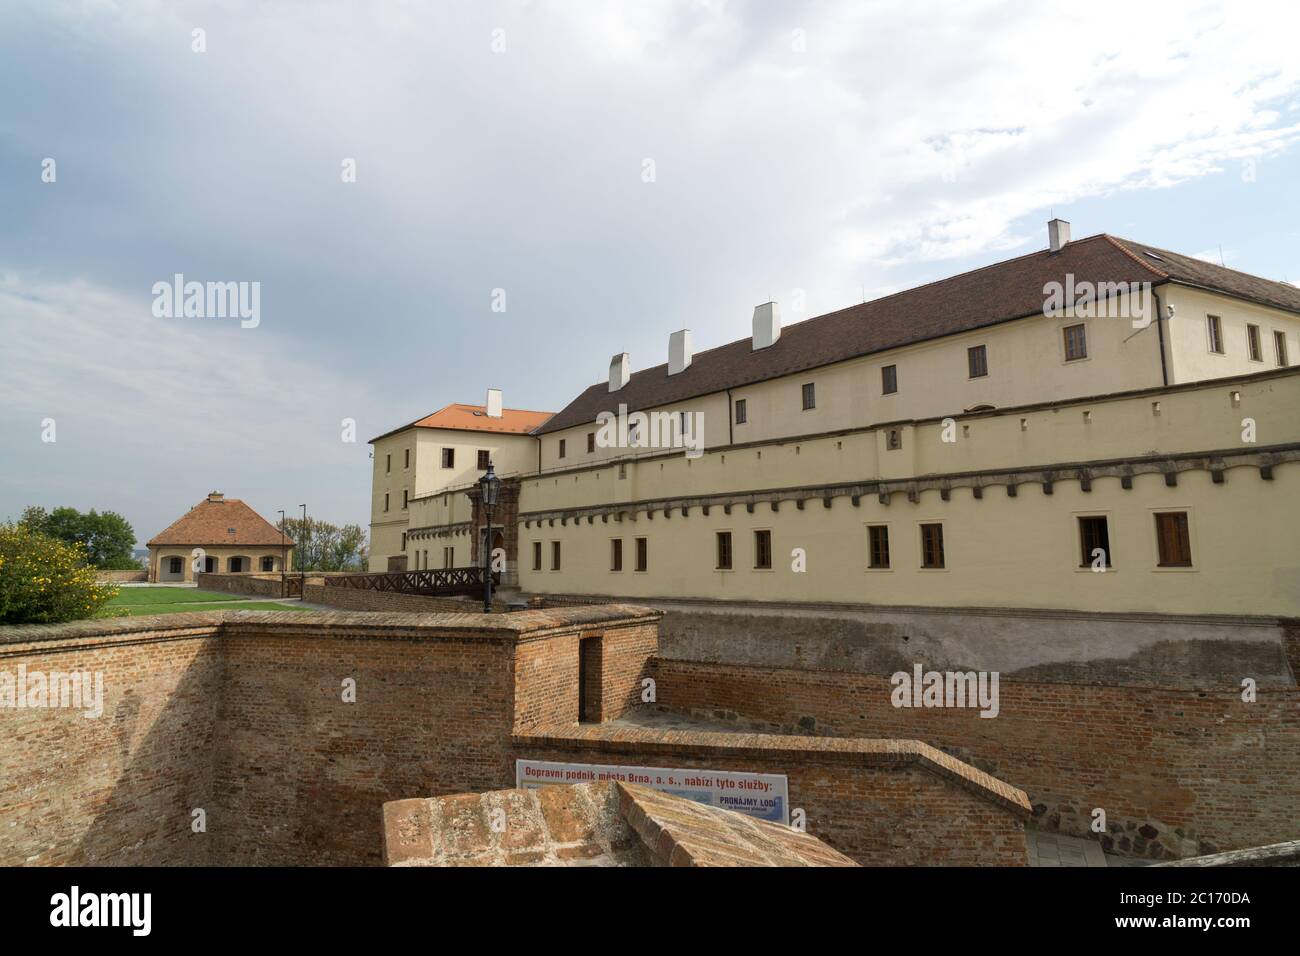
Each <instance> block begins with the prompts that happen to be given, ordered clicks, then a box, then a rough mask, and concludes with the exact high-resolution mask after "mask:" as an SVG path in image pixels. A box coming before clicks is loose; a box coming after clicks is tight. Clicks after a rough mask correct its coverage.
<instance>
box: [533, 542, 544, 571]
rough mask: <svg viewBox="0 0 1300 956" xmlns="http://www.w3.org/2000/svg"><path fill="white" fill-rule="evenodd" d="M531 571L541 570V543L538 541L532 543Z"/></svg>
mask: <svg viewBox="0 0 1300 956" xmlns="http://www.w3.org/2000/svg"><path fill="white" fill-rule="evenodd" d="M533 570H534V571H540V570H542V543H541V542H540V541H534V542H533Z"/></svg>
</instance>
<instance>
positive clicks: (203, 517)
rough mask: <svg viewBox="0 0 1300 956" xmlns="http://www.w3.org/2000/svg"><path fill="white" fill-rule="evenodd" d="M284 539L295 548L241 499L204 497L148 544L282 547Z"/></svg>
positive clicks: (290, 541)
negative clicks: (281, 543) (215, 499)
mask: <svg viewBox="0 0 1300 956" xmlns="http://www.w3.org/2000/svg"><path fill="white" fill-rule="evenodd" d="M282 540H283V542H284V544H285V545H286V546H288V547H293V539H292V538H290V537H287V536H286V537H284V538H283V539H282V538H281V537H280V529H279V528H277V527H276V526H275V525H273V524H271V522H269V521H267V520H266V519H265V518H263V517H262V516H261V515H259V514H258V513H257V512H256V511H254V510H253V509H252V508H250V507H248V505H246V504H244V503H243V502H242V501H240V500H239V499H238V498H222V499H220V500H217V501H214V500H212V498H210V497H209V498H204V499H203V500H202V501H200V502H199V503H198V504H197V505H195V506H194V507H193V508H191V509H190V510H189V511H187V512H185V514H184V515H182V516H181V517H180V518H179V519H178V520H176V521H173V522H172V523H171V524H170V525H168V526H167V527H166V528H164V529H163V530H162V531H160V532H158V534H156V535H154V536H153V537H152V538H151V539H150V540H149V544H150V545H151V546H152V545H163V544H174V545H186V546H190V545H193V546H196V547H197V546H207V547H213V546H217V545H232V544H246V545H250V546H252V547H266V546H269V545H275V546H277V547H278V546H279V545H280V542H281V541H282Z"/></svg>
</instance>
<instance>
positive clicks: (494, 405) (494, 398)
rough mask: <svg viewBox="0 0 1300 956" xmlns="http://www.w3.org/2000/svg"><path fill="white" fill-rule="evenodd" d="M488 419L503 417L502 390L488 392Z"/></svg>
mask: <svg viewBox="0 0 1300 956" xmlns="http://www.w3.org/2000/svg"><path fill="white" fill-rule="evenodd" d="M486 410H487V417H488V418H500V417H501V389H499V388H489V389H488V390H487V409H486Z"/></svg>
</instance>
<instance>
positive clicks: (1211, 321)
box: [1205, 315, 1223, 355]
mask: <svg viewBox="0 0 1300 956" xmlns="http://www.w3.org/2000/svg"><path fill="white" fill-rule="evenodd" d="M1205 331H1206V333H1207V334H1208V335H1209V337H1210V351H1211V352H1217V353H1219V354H1220V355H1222V354H1223V326H1222V325H1221V324H1220V322H1219V317H1218V316H1217V315H1207V316H1206V317H1205Z"/></svg>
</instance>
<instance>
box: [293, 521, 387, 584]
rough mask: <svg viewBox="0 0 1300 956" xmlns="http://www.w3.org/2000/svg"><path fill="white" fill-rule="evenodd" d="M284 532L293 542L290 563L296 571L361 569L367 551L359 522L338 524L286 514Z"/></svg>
mask: <svg viewBox="0 0 1300 956" xmlns="http://www.w3.org/2000/svg"><path fill="white" fill-rule="evenodd" d="M283 527H284V533H285V534H286V535H288V536H289V537H290V538H292V539H293V540H294V541H295V542H296V543H295V544H294V562H293V563H294V567H295V568H296V569H297V570H299V571H364V570H365V568H366V558H367V555H368V551H367V548H366V532H365V529H363V528H362V527H361V526H360V525H355V524H345V525H343V526H342V527H339V526H338V525H334V524H330V523H329V522H328V521H320V520H318V519H316V518H312V517H310V516H308V518H307V522H306V524H304V523H303V520H302V519H301V518H286V519H285V520H284V523H283Z"/></svg>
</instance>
